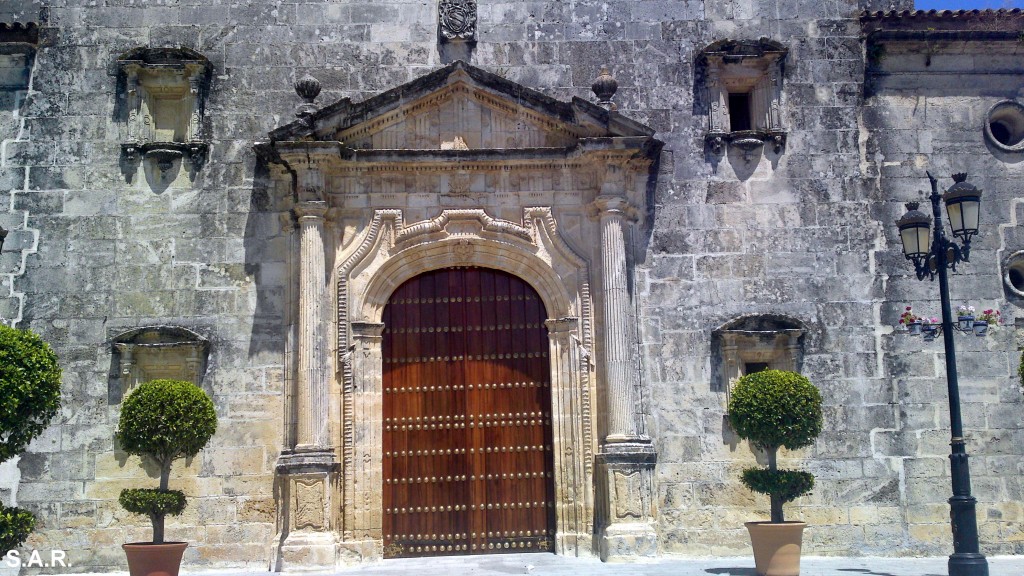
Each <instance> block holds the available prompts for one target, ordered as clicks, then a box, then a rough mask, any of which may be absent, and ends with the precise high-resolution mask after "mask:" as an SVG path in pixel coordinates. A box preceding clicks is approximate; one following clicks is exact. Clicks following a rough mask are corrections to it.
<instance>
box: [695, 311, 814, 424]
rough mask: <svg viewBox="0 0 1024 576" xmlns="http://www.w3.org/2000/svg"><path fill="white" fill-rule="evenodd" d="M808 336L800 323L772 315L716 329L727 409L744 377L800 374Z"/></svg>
mask: <svg viewBox="0 0 1024 576" xmlns="http://www.w3.org/2000/svg"><path fill="white" fill-rule="evenodd" d="M804 334H805V330H804V329H803V327H802V326H801V324H800V323H799V322H798V321H796V320H792V319H789V318H785V317H781V316H770V315H759V316H748V317H744V318H739V319H737V320H734V321H732V322H729V323H727V324H726V325H725V326H723V327H721V328H719V329H718V330H716V331H715V332H714V343H715V346H716V348H717V350H716V351H717V353H718V356H719V358H720V359H721V364H720V370H719V378H720V379H721V380H720V382H719V387H720V388H719V389H720V390H721V391H722V392H724V393H725V407H726V409H728V406H729V401H730V399H731V398H732V389H733V387H734V386H735V385H736V381H737V380H739V378H740V377H741V376H744V375H746V374H750V373H752V372H760V371H761V370H790V371H793V372H797V371H799V368H800V363H801V361H802V358H803V340H804Z"/></svg>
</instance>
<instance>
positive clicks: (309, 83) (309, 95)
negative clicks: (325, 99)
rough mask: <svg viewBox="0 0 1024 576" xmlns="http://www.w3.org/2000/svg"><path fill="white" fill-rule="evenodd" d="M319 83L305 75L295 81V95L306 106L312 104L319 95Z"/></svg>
mask: <svg viewBox="0 0 1024 576" xmlns="http://www.w3.org/2000/svg"><path fill="white" fill-rule="evenodd" d="M320 88H321V86H320V81H319V80H317V79H316V78H313V77H312V76H310V75H309V74H306V75H305V76H303V77H302V78H299V79H298V80H296V81H295V93H296V94H298V95H299V97H301V98H302V99H303V100H304V101H305V102H306V104H312V103H313V100H316V97H317V96H319V95H320Z"/></svg>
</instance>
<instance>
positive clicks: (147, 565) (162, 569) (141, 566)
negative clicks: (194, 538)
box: [121, 542, 188, 576]
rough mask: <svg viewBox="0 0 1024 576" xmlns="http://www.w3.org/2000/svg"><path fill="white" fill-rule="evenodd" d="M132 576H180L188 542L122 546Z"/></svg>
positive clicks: (140, 543) (141, 543)
mask: <svg viewBox="0 0 1024 576" xmlns="http://www.w3.org/2000/svg"><path fill="white" fill-rule="evenodd" d="M121 547H122V548H124V554H125V556H127V557H128V572H129V573H130V574H131V576H178V569H179V568H181V556H182V555H183V554H184V553H185V548H188V542H164V543H163V544H151V543H149V542H133V543H131V544H122V545H121Z"/></svg>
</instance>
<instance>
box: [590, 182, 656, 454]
mask: <svg viewBox="0 0 1024 576" xmlns="http://www.w3.org/2000/svg"><path fill="white" fill-rule="evenodd" d="M595 206H596V208H597V209H598V211H599V212H598V213H599V216H600V221H601V263H602V273H601V292H602V295H603V300H604V308H603V310H604V361H605V379H606V381H607V394H608V428H607V430H608V435H607V436H606V437H605V442H608V443H617V442H637V441H639V442H649V441H650V440H649V439H647V438H645V437H644V436H643V435H642V434H641V433H640V427H639V425H638V423H637V413H636V412H637V410H636V406H637V401H636V400H637V398H636V384H637V382H638V376H639V375H638V374H637V366H636V364H635V363H634V362H632V345H631V344H632V341H633V338H632V334H633V333H634V330H633V329H632V327H631V322H630V319H631V318H632V315H631V314H630V308H631V303H630V297H629V292H628V286H627V282H626V273H627V272H626V240H625V234H624V232H623V226H624V225H626V222H627V219H628V214H627V212H628V210H629V203H628V202H627V201H626V199H625V198H621V197H617V196H611V197H608V196H601V197H598V199H597V200H596V201H595Z"/></svg>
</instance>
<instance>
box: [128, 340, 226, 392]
mask: <svg viewBox="0 0 1024 576" xmlns="http://www.w3.org/2000/svg"><path fill="white" fill-rule="evenodd" d="M112 343H113V346H114V352H115V358H114V366H115V368H116V374H117V375H118V376H119V378H120V381H121V393H122V394H127V393H128V392H130V391H131V390H132V389H134V388H135V386H137V385H138V384H139V383H140V382H147V381H149V380H155V379H157V378H171V379H174V380H188V381H189V382H193V383H195V384H196V385H199V383H200V380H201V379H202V376H203V374H204V373H205V371H206V361H207V358H208V357H209V353H210V341H209V340H207V339H206V338H204V337H203V336H201V335H199V334H196V333H195V332H193V331H191V330H189V329H188V328H182V327H180V326H146V327H142V328H135V329H132V330H128V331H126V332H122V333H121V334H118V335H117V336H115V337H114V338H113V340H112Z"/></svg>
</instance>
